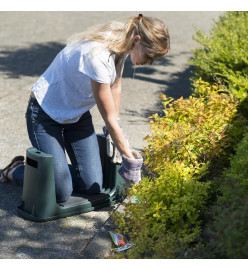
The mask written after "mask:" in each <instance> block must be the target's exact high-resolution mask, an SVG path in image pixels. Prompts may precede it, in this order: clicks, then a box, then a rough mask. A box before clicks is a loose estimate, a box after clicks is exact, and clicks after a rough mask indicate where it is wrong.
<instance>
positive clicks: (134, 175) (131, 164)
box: [118, 151, 143, 184]
mask: <svg viewBox="0 0 248 270" xmlns="http://www.w3.org/2000/svg"><path fill="white" fill-rule="evenodd" d="M132 154H133V156H134V159H131V158H128V157H126V156H124V155H123V156H122V165H121V167H120V169H119V170H118V173H119V174H120V175H121V177H122V178H124V179H125V180H126V181H127V182H129V181H131V183H134V184H136V183H138V182H139V181H140V180H141V167H142V164H143V158H142V157H141V155H140V153H139V152H137V151H132ZM129 183H130V182H129Z"/></svg>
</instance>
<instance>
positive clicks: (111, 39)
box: [67, 14, 170, 57]
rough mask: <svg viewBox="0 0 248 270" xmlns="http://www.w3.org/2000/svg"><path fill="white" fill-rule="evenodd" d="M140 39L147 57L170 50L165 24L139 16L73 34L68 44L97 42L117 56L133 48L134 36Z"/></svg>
mask: <svg viewBox="0 0 248 270" xmlns="http://www.w3.org/2000/svg"><path fill="white" fill-rule="evenodd" d="M137 35H139V36H140V37H141V40H140V42H141V43H142V44H143V45H145V46H146V48H147V50H148V56H150V57H158V56H161V55H163V54H164V53H163V52H164V51H166V52H167V51H168V50H169V48H170V36H169V31H168V27H167V26H166V25H165V23H164V22H163V21H161V20H159V19H157V18H154V17H146V16H143V15H142V14H139V16H138V17H131V18H129V19H128V20H127V21H126V22H110V23H107V24H101V25H97V26H95V27H92V28H89V29H88V30H86V31H85V32H83V33H79V34H75V35H73V36H72V37H71V38H69V39H68V41H67V42H68V43H72V42H76V41H81V42H85V41H98V42H101V43H103V44H104V46H105V47H106V48H107V49H108V50H110V51H111V53H112V54H116V55H119V56H122V55H125V54H127V52H128V51H130V49H131V48H132V46H133V41H134V40H133V39H134V37H135V36H137Z"/></svg>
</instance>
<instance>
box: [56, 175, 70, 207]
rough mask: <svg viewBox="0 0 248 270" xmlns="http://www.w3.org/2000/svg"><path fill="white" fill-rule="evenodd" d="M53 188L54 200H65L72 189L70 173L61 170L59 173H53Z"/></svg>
mask: <svg viewBox="0 0 248 270" xmlns="http://www.w3.org/2000/svg"><path fill="white" fill-rule="evenodd" d="M55 190H56V200H57V202H58V203H62V202H66V201H67V200H68V199H69V198H70V196H71V194H72V191H73V187H72V179H71V175H70V173H69V172H68V171H64V173H63V174H62V170H61V171H60V174H59V175H56V174H55Z"/></svg>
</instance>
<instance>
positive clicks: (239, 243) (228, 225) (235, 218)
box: [188, 129, 248, 259]
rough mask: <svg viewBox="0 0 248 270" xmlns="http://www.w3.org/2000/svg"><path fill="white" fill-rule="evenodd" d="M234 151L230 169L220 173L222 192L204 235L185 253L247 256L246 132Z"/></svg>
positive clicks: (207, 255) (247, 189)
mask: <svg viewBox="0 0 248 270" xmlns="http://www.w3.org/2000/svg"><path fill="white" fill-rule="evenodd" d="M246 130H247V129H246ZM236 150H237V152H236V154H235V155H233V156H231V162H230V164H231V165H230V168H228V169H225V170H224V172H223V175H222V182H221V185H220V188H219V189H220V194H221V195H220V196H219V198H218V201H217V205H216V206H214V207H213V209H212V215H213V218H212V220H211V221H209V223H208V224H207V226H206V228H205V234H203V235H205V237H203V239H202V241H201V244H200V245H199V247H198V248H195V249H192V250H190V251H189V252H188V253H189V254H188V257H191V258H192V257H193V258H195V257H199V256H200V257H201V258H229V259H234V258H236V259H242V258H248V228H247V224H248V223H247V222H248V198H247V192H248V160H247V153H248V132H246V133H245V136H244V138H243V140H242V141H241V142H240V143H239V144H238V146H237V149H236Z"/></svg>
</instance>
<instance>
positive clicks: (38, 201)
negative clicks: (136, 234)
mask: <svg viewBox="0 0 248 270" xmlns="http://www.w3.org/2000/svg"><path fill="white" fill-rule="evenodd" d="M97 139H98V144H99V148H100V156H101V162H102V169H103V190H102V192H101V193H100V194H97V195H86V194H76V193H75V194H74V193H73V194H72V196H71V197H70V198H69V200H68V201H67V202H65V203H57V202H56V195H55V181H54V168H53V160H52V158H53V157H52V155H49V154H45V153H43V152H41V151H39V150H37V149H36V148H34V147H30V148H28V149H27V151H26V163H25V172H24V183H23V191H22V203H21V205H20V206H19V207H18V209H17V212H18V213H19V214H20V215H21V216H23V217H25V218H27V219H29V220H32V221H49V220H53V219H57V218H63V217H67V216H72V215H76V214H80V213H84V212H89V211H93V210H97V209H100V208H103V207H106V206H109V205H112V204H115V203H118V202H121V201H123V200H124V199H125V189H126V183H125V180H124V179H123V178H122V177H121V176H120V175H119V174H118V169H119V168H120V164H114V163H112V162H111V158H110V157H108V156H107V150H106V139H105V136H104V135H99V134H98V135H97Z"/></svg>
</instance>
